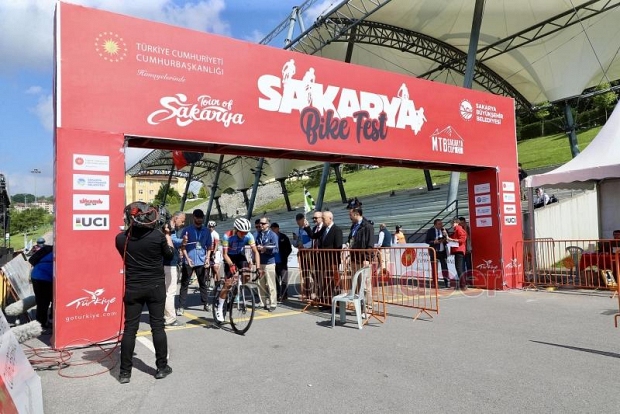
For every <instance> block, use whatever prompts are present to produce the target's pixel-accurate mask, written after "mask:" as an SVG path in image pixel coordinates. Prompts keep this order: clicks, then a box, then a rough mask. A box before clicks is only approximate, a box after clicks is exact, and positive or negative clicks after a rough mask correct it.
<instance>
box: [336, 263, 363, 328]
mask: <svg viewBox="0 0 620 414" xmlns="http://www.w3.org/2000/svg"><path fill="white" fill-rule="evenodd" d="M368 277H370V266H367V267H363V268H361V269H360V270H358V271H357V272H355V274H354V275H353V280H352V281H351V291H350V292H349V293H342V294H340V295H336V296H334V297H333V298H332V328H333V327H334V326H335V325H336V305H337V304H338V302H340V322H341V323H345V322H346V320H347V314H346V312H347V310H346V307H347V303H353V305H354V306H355V316H356V318H357V326H358V328H359V329H362V326H363V325H362V312H363V311H364V312H365V309H364V310H363V309H362V304H363V302H364V288H365V286H366V279H367V278H368ZM360 278H361V281H359V282H358V279H360Z"/></svg>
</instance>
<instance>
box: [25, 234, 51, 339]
mask: <svg viewBox="0 0 620 414" xmlns="http://www.w3.org/2000/svg"><path fill="white" fill-rule="evenodd" d="M39 240H42V239H39ZM39 240H37V246H38V247H37V250H36V251H35V252H34V254H33V255H32V256H30V258H29V259H28V262H29V263H30V264H31V265H32V270H31V272H30V280H31V281H32V290H33V291H34V300H35V303H36V304H37V313H36V319H37V321H38V322H39V323H40V324H41V328H43V332H42V333H43V334H44V335H47V334H50V333H51V328H52V327H51V325H50V324H49V322H48V316H49V309H50V304H51V303H52V300H53V298H54V247H53V246H50V245H47V244H40V243H39ZM43 243H45V240H43Z"/></svg>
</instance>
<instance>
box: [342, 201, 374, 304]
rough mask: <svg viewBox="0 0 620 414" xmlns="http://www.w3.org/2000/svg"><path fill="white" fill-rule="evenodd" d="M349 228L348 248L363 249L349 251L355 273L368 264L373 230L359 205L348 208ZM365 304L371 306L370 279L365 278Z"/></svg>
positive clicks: (352, 269) (353, 272) (352, 270)
mask: <svg viewBox="0 0 620 414" xmlns="http://www.w3.org/2000/svg"><path fill="white" fill-rule="evenodd" d="M349 218H350V219H351V230H350V232H349V237H348V245H349V248H350V249H364V250H366V251H364V252H351V272H352V274H355V272H357V271H358V270H359V269H360V268H362V267H364V266H370V260H371V252H370V249H372V248H373V240H374V233H375V230H374V228H373V227H372V224H370V223H369V222H368V220H366V219H365V218H364V215H363V212H362V209H361V207H354V208H352V209H351V210H349ZM365 289H366V295H365V297H366V299H365V300H366V305H367V306H369V307H372V290H371V289H372V280H371V278H367V279H366V286H365Z"/></svg>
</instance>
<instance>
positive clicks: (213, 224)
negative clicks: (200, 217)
mask: <svg viewBox="0 0 620 414" xmlns="http://www.w3.org/2000/svg"><path fill="white" fill-rule="evenodd" d="M215 226H217V224H216V223H215V221H213V220H209V222H208V223H207V227H215Z"/></svg>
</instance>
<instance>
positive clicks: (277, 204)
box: [254, 127, 601, 212]
mask: <svg viewBox="0 0 620 414" xmlns="http://www.w3.org/2000/svg"><path fill="white" fill-rule="evenodd" d="M600 129H601V127H597V128H593V129H590V130H587V131H582V132H580V133H579V134H578V135H577V141H578V143H579V149H580V150H583V149H584V148H585V147H586V146H588V144H590V142H592V140H593V139H594V137H595V136H596V134H598V132H599V131H600ZM517 151H518V153H519V162H521V163H522V164H523V168H525V169H526V170H530V169H535V168H541V167H547V166H553V165H560V164H564V163H566V162H567V161H569V160H570V159H571V152H570V148H569V145H568V137H567V136H566V135H565V134H558V135H549V136H545V137H540V138H533V139H529V140H526V141H522V142H519V143H518V144H517ZM431 176H432V179H433V182H434V183H436V184H437V185H442V184H446V183H448V182H449V181H450V173H449V172H446V171H431ZM343 178H344V179H346V183H345V184H344V186H345V190H346V194H347V197H350V196H352V195H353V196H357V197H359V198H362V197H365V196H369V195H373V194H381V193H389V192H390V191H392V190H395V191H398V190H410V189H414V188H419V187H424V188H426V181H425V180H424V172H423V171H422V170H414V169H410V168H397V167H384V168H379V169H374V170H365V169H362V170H359V171H356V172H353V173H348V174H343ZM465 178H466V175H465V174H462V175H461V179H465ZM306 183H307V181H303V180H300V181H290V180H289V181H287V183H286V188H287V190H288V192H289V197H290V200H291V205H292V206H302V205H303V186H304V184H306ZM306 185H307V184H306ZM307 188H308V190H309V191H310V194H312V195H313V196H314V197H315V199H316V195H317V194H318V187H317V186H309V185H307ZM337 201H340V192H339V190H338V185H337V184H336V183H335V179H334V176H333V174H332V175H331V176H330V181H329V183H328V185H327V187H326V189H325V198H324V200H323V202H324V203H333V202H337ZM362 201H363V200H362ZM285 207H286V204H285V202H284V199H277V200H273V201H271V202H269V203H267V204H264V205H261V206H255V208H254V211H255V212H257V211H263V210H266V211H272V210H279V209H283V208H285Z"/></svg>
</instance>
